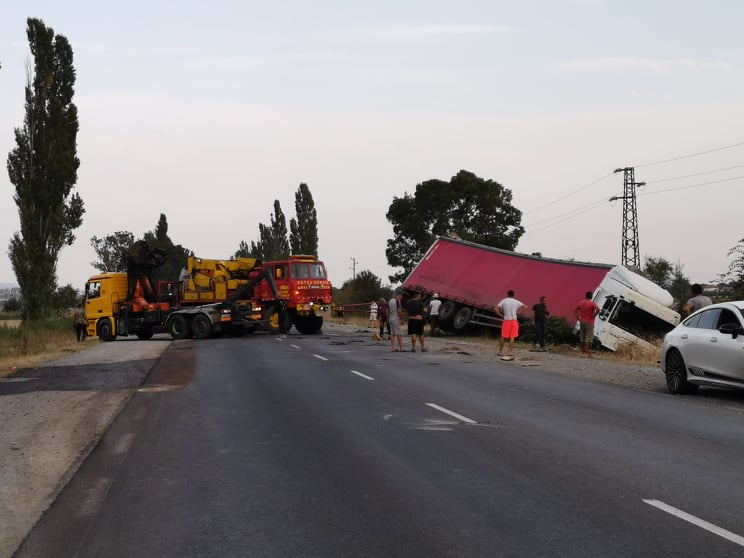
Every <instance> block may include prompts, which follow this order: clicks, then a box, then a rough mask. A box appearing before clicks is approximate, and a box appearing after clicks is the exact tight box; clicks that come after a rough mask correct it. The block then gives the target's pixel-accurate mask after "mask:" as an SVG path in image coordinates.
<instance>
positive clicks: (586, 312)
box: [494, 290, 599, 358]
mask: <svg viewBox="0 0 744 558" xmlns="http://www.w3.org/2000/svg"><path fill="white" fill-rule="evenodd" d="M506 295H507V296H506V298H504V299H502V300H501V301H500V302H499V303H498V304H497V305H496V306H495V307H494V311H495V312H496V315H497V316H499V317H500V318H501V319H502V323H501V338H500V339H499V352H498V356H500V357H504V358H514V343H515V340H516V338H517V337H519V316H520V315H523V314H524V312H525V311H527V306H526V305H525V304H524V303H523V302H520V301H519V300H517V299H516V298H514V291H511V290H510V291H509V292H508V293H507V294H506ZM532 312H533V317H534V321H535V342H534V343H533V347H537V345H538V344H539V345H540V350H541V351H546V350H547V348H546V347H545V341H546V325H547V320H548V316H550V311H549V310H548V303H547V298H546V297H544V296H541V297H540V300H539V301H538V303H537V304H535V305H534V306H533V307H532ZM597 314H599V306H597V304H596V303H595V302H594V301H593V300H592V292H591V291H587V293H586V296H585V298H583V299H582V300H580V301H579V303H578V304H577V305H576V308H575V309H574V315H575V316H576V320H577V321H578V323H579V337H580V342H581V347H582V350H581V354H582V355H584V356H587V357H588V356H590V352H589V348H590V345H591V341H592V338H593V337H594V318H595V317H596V316H597ZM507 341H508V343H509V353H508V354H506V355H505V354H504V346H505V345H506V343H507Z"/></svg>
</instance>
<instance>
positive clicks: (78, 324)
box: [72, 302, 88, 342]
mask: <svg viewBox="0 0 744 558" xmlns="http://www.w3.org/2000/svg"><path fill="white" fill-rule="evenodd" d="M72 322H73V326H74V327H75V338H76V339H77V340H78V342H80V341H85V338H86V337H88V320H87V319H86V317H85V308H84V307H83V303H82V302H81V303H80V304H78V305H77V308H75V311H74V312H73V313H72Z"/></svg>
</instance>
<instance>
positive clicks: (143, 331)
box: [137, 326, 153, 341]
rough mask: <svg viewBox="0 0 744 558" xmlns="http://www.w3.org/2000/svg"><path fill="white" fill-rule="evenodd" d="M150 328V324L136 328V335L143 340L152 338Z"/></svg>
mask: <svg viewBox="0 0 744 558" xmlns="http://www.w3.org/2000/svg"><path fill="white" fill-rule="evenodd" d="M152 333H153V332H152V328H151V327H150V326H142V327H141V328H139V329H138V330H137V337H138V338H139V339H142V340H143V341H147V340H148V339H152Z"/></svg>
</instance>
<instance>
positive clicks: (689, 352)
mask: <svg viewBox="0 0 744 558" xmlns="http://www.w3.org/2000/svg"><path fill="white" fill-rule="evenodd" d="M720 313H721V310H720V308H711V309H710V310H703V311H702V312H700V317H699V318H698V319H697V320H695V321H691V322H690V324H691V325H692V324H694V327H687V328H685V329H684V331H683V332H682V333H681V335H680V338H681V339H680V349H681V351H682V357H683V358H684V359H685V363H686V364H687V368H688V369H691V372H692V373H693V374H694V375H696V376H702V375H703V374H702V373H703V372H709V371H710V360H711V356H712V354H713V342H712V341H711V339H712V338H713V336H714V335H715V334H716V333H718V332H717V331H716V327H717V325H718V317H719V315H720Z"/></svg>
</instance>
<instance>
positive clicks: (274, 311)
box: [264, 304, 292, 334]
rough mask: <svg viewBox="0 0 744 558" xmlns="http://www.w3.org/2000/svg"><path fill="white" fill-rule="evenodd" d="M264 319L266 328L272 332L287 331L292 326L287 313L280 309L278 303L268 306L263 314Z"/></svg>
mask: <svg viewBox="0 0 744 558" xmlns="http://www.w3.org/2000/svg"><path fill="white" fill-rule="evenodd" d="M264 320H266V322H267V324H266V329H267V330H268V331H269V332H271V333H273V334H277V333H287V331H289V328H290V327H292V322H291V321H290V318H289V314H288V313H287V312H286V311H285V310H282V309H281V308H280V307H279V305H278V304H275V305H273V306H269V308H268V309H267V310H266V313H265V314H264Z"/></svg>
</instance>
